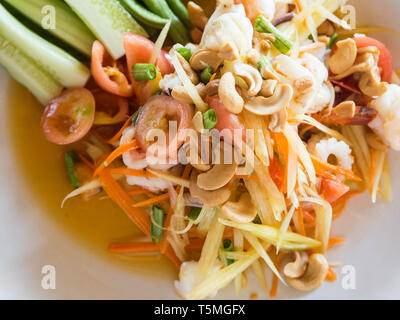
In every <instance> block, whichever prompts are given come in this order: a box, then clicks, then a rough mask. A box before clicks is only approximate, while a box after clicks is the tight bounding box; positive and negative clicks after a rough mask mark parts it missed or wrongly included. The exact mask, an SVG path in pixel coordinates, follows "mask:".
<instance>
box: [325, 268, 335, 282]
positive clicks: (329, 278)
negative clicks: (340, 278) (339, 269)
mask: <svg viewBox="0 0 400 320" xmlns="http://www.w3.org/2000/svg"><path fill="white" fill-rule="evenodd" d="M336 280H337V275H336V272H335V271H333V269H332V267H329V269H328V273H327V274H326V278H325V281H329V282H334V281H336Z"/></svg>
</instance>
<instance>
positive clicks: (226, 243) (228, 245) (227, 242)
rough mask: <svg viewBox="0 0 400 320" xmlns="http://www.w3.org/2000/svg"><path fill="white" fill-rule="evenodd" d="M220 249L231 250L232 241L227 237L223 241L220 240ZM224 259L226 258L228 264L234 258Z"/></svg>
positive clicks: (232, 261)
mask: <svg viewBox="0 0 400 320" xmlns="http://www.w3.org/2000/svg"><path fill="white" fill-rule="evenodd" d="M222 250H223V251H228V252H230V251H233V243H232V241H231V240H229V239H225V240H224V241H222ZM226 260H227V263H228V266H229V265H231V264H232V263H234V262H235V260H233V259H226Z"/></svg>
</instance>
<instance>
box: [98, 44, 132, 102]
mask: <svg viewBox="0 0 400 320" xmlns="http://www.w3.org/2000/svg"><path fill="white" fill-rule="evenodd" d="M91 70H92V75H93V78H94V79H95V80H96V82H97V84H98V85H99V86H100V87H101V88H102V89H103V90H105V91H107V92H109V93H112V94H115V95H117V96H121V97H131V96H132V95H133V93H134V92H133V88H132V85H131V84H130V83H129V82H128V79H127V78H126V76H125V74H124V73H123V72H122V71H121V70H120V69H118V67H117V63H116V62H115V61H114V60H113V59H112V58H111V56H110V55H109V53H108V52H107V50H106V49H105V47H104V46H103V44H102V43H101V42H100V41H98V40H96V41H95V42H94V43H93V47H92V61H91Z"/></svg>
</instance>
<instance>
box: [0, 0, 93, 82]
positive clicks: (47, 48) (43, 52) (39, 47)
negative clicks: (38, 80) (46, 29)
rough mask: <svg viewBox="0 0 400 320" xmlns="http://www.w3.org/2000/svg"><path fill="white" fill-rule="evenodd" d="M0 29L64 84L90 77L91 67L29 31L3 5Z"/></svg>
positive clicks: (0, 6) (0, 8)
mask: <svg viewBox="0 0 400 320" xmlns="http://www.w3.org/2000/svg"><path fill="white" fill-rule="evenodd" d="M0 30H1V33H2V35H3V36H4V37H5V38H6V39H12V43H13V44H14V45H15V46H16V47H18V48H20V49H21V51H22V52H24V53H25V54H26V55H27V56H29V57H30V58H31V59H32V60H33V61H35V63H36V65H38V66H39V67H40V68H42V69H44V70H45V71H47V72H48V73H49V74H50V75H51V76H52V77H53V78H54V79H55V80H57V81H58V82H59V83H61V84H62V85H63V86H64V87H83V86H84V85H85V84H86V82H87V80H88V79H89V77H90V71H89V69H88V68H87V67H86V66H85V65H84V64H82V63H81V62H79V61H78V60H76V59H75V58H74V57H72V56H71V55H69V54H68V53H66V52H65V51H63V50H61V49H60V48H58V47H56V46H55V45H53V44H51V43H50V42H48V41H46V40H44V39H43V38H41V37H39V36H38V35H37V34H35V33H33V32H32V31H30V30H29V29H28V28H26V27H25V26H24V25H23V24H21V23H20V22H19V21H18V20H17V19H15V18H14V17H13V16H12V15H11V14H10V13H9V12H8V11H7V10H6V9H5V8H4V7H3V6H2V5H0Z"/></svg>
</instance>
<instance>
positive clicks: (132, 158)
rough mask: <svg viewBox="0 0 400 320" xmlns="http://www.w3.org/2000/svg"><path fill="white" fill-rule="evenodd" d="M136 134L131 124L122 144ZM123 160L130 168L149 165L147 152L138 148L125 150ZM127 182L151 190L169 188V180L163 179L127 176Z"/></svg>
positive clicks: (124, 133) (136, 168)
mask: <svg viewBox="0 0 400 320" xmlns="http://www.w3.org/2000/svg"><path fill="white" fill-rule="evenodd" d="M135 134H136V130H135V127H133V126H130V127H128V128H126V129H125V130H124V132H123V134H122V137H121V141H120V145H123V144H125V143H128V142H130V141H132V139H134V137H135ZM122 161H123V162H124V164H125V165H126V166H127V167H128V168H129V169H135V170H141V169H145V168H147V167H148V166H149V164H148V162H147V159H146V154H145V153H144V152H141V151H138V150H136V149H135V150H130V151H128V152H125V153H124V154H123V155H122ZM169 167H170V166H169ZM169 167H167V168H154V169H164V170H166V169H169ZM126 182H127V183H128V184H129V185H131V186H140V187H142V188H145V189H147V190H149V191H151V192H159V191H163V190H167V189H168V182H166V181H164V180H161V179H155V178H146V177H134V176H127V177H126Z"/></svg>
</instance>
